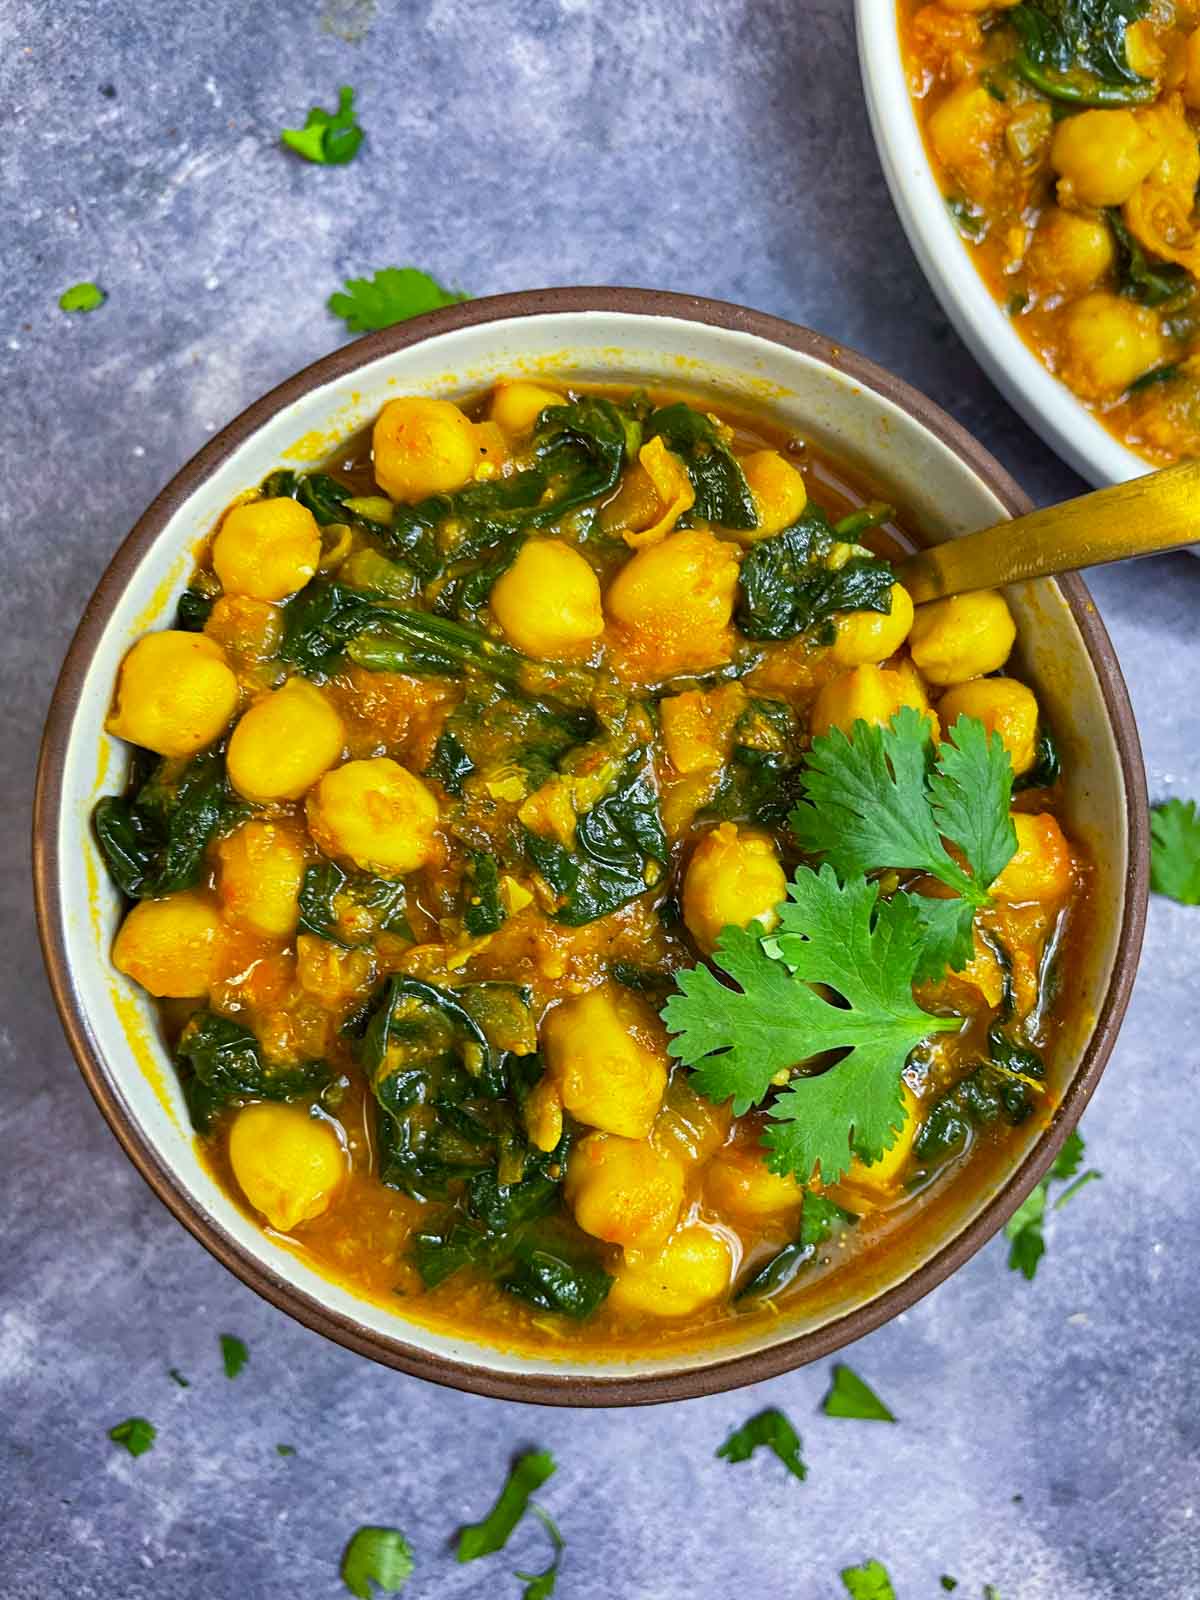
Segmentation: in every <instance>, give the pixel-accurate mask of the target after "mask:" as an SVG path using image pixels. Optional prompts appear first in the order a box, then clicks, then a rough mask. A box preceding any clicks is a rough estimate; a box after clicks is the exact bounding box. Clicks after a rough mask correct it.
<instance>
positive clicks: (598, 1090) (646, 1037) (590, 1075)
mask: <svg viewBox="0 0 1200 1600" xmlns="http://www.w3.org/2000/svg"><path fill="white" fill-rule="evenodd" d="M541 1043H542V1050H543V1052H544V1054H545V1058H546V1073H547V1076H548V1077H550V1078H552V1079H553V1080H554V1081H556V1082H557V1084H558V1086H559V1091H560V1094H561V1096H562V1103H563V1105H564V1106H565V1107H566V1109H567V1110H568V1111H569V1112H570V1113H571V1115H572V1116H573V1117H577V1118H578V1119H579V1121H580V1122H586V1123H588V1124H589V1126H591V1127H593V1128H600V1129H601V1130H602V1131H603V1132H605V1133H617V1134H621V1135H623V1136H624V1137H625V1138H627V1139H645V1138H646V1137H647V1135H648V1134H649V1132H650V1129H651V1128H652V1127H653V1125H654V1119H655V1117H656V1116H657V1114H658V1108H659V1106H660V1105H661V1104H662V1099H663V1091H664V1089H665V1088H666V1086H667V1058H666V1051H665V1050H664V1049H663V1047H662V1042H661V1035H660V1033H659V1030H658V1023H657V1019H656V1017H655V1015H654V1013H653V1012H652V1011H651V1010H650V1008H649V1007H648V1006H647V1005H646V1003H645V1002H644V1001H643V1000H641V999H639V997H638V996H637V995H635V994H631V993H630V991H629V990H628V989H625V988H622V987H620V986H617V985H613V986H605V987H604V988H602V989H590V990H589V991H588V992H587V993H586V994H581V995H577V996H576V997H575V998H574V999H571V1000H564V1001H563V1003H562V1004H561V1005H558V1006H555V1007H554V1009H553V1010H552V1011H551V1012H550V1013H549V1015H548V1016H547V1017H546V1019H545V1021H544V1022H543V1023H542V1030H541Z"/></svg>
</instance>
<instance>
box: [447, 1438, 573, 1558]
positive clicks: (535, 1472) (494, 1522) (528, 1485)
mask: <svg viewBox="0 0 1200 1600" xmlns="http://www.w3.org/2000/svg"><path fill="white" fill-rule="evenodd" d="M554 1470H555V1466H554V1457H553V1456H552V1455H551V1454H550V1452H549V1451H548V1450H530V1451H529V1452H528V1453H527V1454H525V1455H523V1456H521V1457H520V1458H519V1460H518V1461H517V1462H516V1464H515V1465H514V1467H513V1469H512V1471H511V1472H510V1473H509V1475H508V1479H507V1481H506V1482H505V1485H504V1487H503V1489H501V1491H500V1498H499V1499H498V1500H497V1501H496V1504H495V1505H494V1506H493V1507H492V1509H491V1510H490V1511H489V1512H488V1514H487V1516H486V1517H484V1519H483V1521H482V1522H471V1523H468V1524H467V1526H466V1527H464V1528H462V1529H460V1531H459V1535H458V1559H459V1560H460V1561H477V1560H478V1559H479V1557H480V1556H490V1555H491V1554H492V1552H493V1551H494V1550H503V1548H504V1546H505V1545H506V1544H507V1543H508V1537H509V1535H510V1534H511V1533H512V1531H513V1529H514V1528H515V1527H516V1525H517V1523H518V1522H520V1520H521V1518H522V1517H523V1516H524V1515H525V1512H526V1510H527V1509H528V1507H529V1499H530V1496H531V1495H532V1494H533V1493H534V1491H535V1490H536V1489H540V1488H541V1486H542V1484H543V1483H545V1481H546V1479H547V1478H549V1477H551V1476H553V1473H554Z"/></svg>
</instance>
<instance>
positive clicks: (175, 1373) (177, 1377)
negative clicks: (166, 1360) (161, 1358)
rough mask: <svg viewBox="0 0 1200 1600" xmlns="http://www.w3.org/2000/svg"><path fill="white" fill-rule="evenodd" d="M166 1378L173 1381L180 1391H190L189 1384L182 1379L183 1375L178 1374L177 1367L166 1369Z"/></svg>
mask: <svg viewBox="0 0 1200 1600" xmlns="http://www.w3.org/2000/svg"><path fill="white" fill-rule="evenodd" d="M167 1377H168V1378H172V1379H174V1381H175V1382H176V1383H177V1384H178V1385H179V1387H180V1388H181V1389H190V1388H191V1384H190V1383H189V1382H188V1380H187V1379H186V1378H185V1377H184V1375H183V1373H182V1372H180V1370H179V1368H178V1367H168V1369H167Z"/></svg>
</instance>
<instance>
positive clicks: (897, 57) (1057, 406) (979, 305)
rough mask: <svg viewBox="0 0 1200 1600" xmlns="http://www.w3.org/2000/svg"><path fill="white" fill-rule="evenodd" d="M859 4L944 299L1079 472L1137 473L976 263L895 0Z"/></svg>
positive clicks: (907, 225) (900, 175) (882, 144)
mask: <svg viewBox="0 0 1200 1600" xmlns="http://www.w3.org/2000/svg"><path fill="white" fill-rule="evenodd" d="M855 11H856V14H857V21H858V49H859V59H860V62H861V65H862V75H863V87H864V89H865V91H866V97H867V109H868V112H869V115H870V119H871V130H872V132H873V134H874V137H875V144H876V147H877V149H878V151H879V158H880V162H881V164H882V166H883V171H884V176H885V177H886V179H887V183H888V188H889V190H890V191H891V195H892V201H893V204H894V205H895V207H896V210H897V212H898V213H899V216H900V221H901V223H902V224H903V227H904V231H905V233H906V234H907V235H908V241H909V243H910V244H911V245H912V248H913V253H914V254H915V255H916V257H917V260H918V262H919V263H920V266H921V270H922V272H924V274H925V276H926V278H927V279H928V280H929V284H930V287H931V288H932V289H933V291H934V293H935V294H936V295H937V297H938V299H939V300H940V301H941V304H942V309H943V310H944V311H945V313H946V315H947V316H948V317H949V318H950V320H951V322H952V323H953V324H954V326H955V328H956V329H957V331H958V334H959V336H960V338H961V339H962V341H963V343H964V344H965V345H967V347H968V348H969V349H970V351H971V353H972V355H974V357H975V359H976V360H977V361H978V362H979V364H980V366H981V367H983V369H984V371H985V372H986V373H987V374H988V376H989V377H990V378H991V380H992V382H993V383H994V384H995V385H996V386H997V388H998V389H1000V390H1001V391H1002V392H1003V394H1004V396H1005V398H1006V399H1007V400H1008V402H1009V404H1010V405H1011V406H1012V407H1013V409H1014V410H1016V411H1018V412H1020V414H1021V415H1022V416H1023V417H1024V418H1025V420H1026V422H1028V423H1029V425H1030V427H1031V428H1033V429H1034V431H1035V432H1036V433H1038V434H1040V435H1041V437H1042V438H1043V439H1045V441H1046V443H1047V444H1049V445H1050V446H1051V448H1052V449H1054V450H1055V451H1057V453H1058V454H1059V455H1060V456H1062V458H1063V460H1064V461H1066V462H1068V463H1069V464H1070V465H1071V466H1072V467H1074V469H1075V470H1076V472H1078V473H1080V474H1081V475H1082V476H1083V477H1085V478H1087V479H1088V480H1089V481H1090V482H1092V483H1095V484H1100V485H1103V484H1106V483H1121V482H1124V481H1125V480H1126V479H1128V478H1138V477H1141V476H1142V474H1143V473H1145V472H1148V471H1149V470H1150V467H1149V464H1148V463H1147V462H1145V461H1143V460H1142V458H1141V457H1140V456H1138V455H1135V454H1134V452H1133V451H1132V450H1128V449H1126V447H1125V446H1124V445H1123V444H1121V443H1120V442H1119V441H1118V440H1117V439H1116V438H1114V437H1113V435H1112V434H1111V433H1109V432H1108V430H1107V428H1105V427H1104V426H1103V424H1102V423H1101V422H1099V421H1098V420H1097V418H1096V417H1095V416H1094V415H1093V414H1092V412H1090V411H1089V410H1088V409H1087V407H1086V406H1085V405H1084V404H1083V403H1082V401H1080V400H1077V399H1076V398H1075V396H1074V395H1073V394H1072V393H1071V391H1070V389H1068V388H1067V386H1066V385H1065V384H1064V383H1060V382H1059V380H1058V379H1057V378H1056V377H1054V376H1053V374H1051V373H1050V372H1048V371H1047V369H1046V368H1045V367H1044V366H1043V365H1042V363H1041V362H1040V361H1039V360H1038V358H1037V356H1036V355H1034V353H1033V351H1032V350H1031V349H1030V348H1029V346H1028V345H1027V344H1026V343H1025V341H1024V340H1023V339H1022V338H1021V336H1020V334H1019V333H1018V332H1017V330H1016V329H1015V328H1014V327H1013V325H1012V322H1011V321H1010V320H1009V318H1008V317H1007V316H1006V315H1005V312H1004V310H1003V309H1002V307H1000V306H999V305H997V303H996V301H995V300H993V298H992V296H991V293H990V292H989V290H988V287H987V285H986V284H985V283H984V281H983V279H982V278H981V277H980V275H979V273H978V272H977V271H976V270H975V264H974V262H973V261H972V260H971V256H970V254H969V252H968V251H967V249H966V247H965V246H964V244H963V241H962V239H961V238H960V237H959V233H958V229H957V228H956V226H955V224H954V222H953V220H952V219H951V216H950V213H949V211H948V210H947V207H946V202H945V199H944V197H943V195H942V192H941V190H940V189H939V188H938V185H937V180H936V179H935V177H934V174H933V169H932V167H931V166H930V163H929V157H928V154H927V152H926V149H925V143H924V140H923V138H922V136H921V129H920V126H919V124H918V122H917V118H916V115H915V112H914V109H913V103H912V99H911V96H910V94H909V87H908V80H907V76H906V73H905V69H904V61H903V58H902V55H901V44H900V31H899V14H898V10H897V6H896V4H895V0H855Z"/></svg>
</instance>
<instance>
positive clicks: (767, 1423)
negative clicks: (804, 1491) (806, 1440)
mask: <svg viewBox="0 0 1200 1600" xmlns="http://www.w3.org/2000/svg"><path fill="white" fill-rule="evenodd" d="M759 1445H765V1446H766V1447H767V1449H768V1450H770V1451H771V1453H772V1455H775V1456H778V1458H779V1460H780V1461H782V1462H783V1464H784V1466H785V1467H786V1468H787V1469H788V1471H789V1472H790V1473H791V1475H792V1477H793V1478H799V1480H800V1482H801V1483H803V1482H804V1480H805V1478H807V1476H808V1468H807V1467H806V1466H805V1464H804V1462H803V1461H802V1460H801V1459H800V1435H799V1434H798V1433H797V1432H796V1430H795V1428H793V1427H792V1425H791V1423H790V1422H789V1421H788V1419H787V1418H786V1417H785V1416H784V1414H783V1412H782V1411H780V1410H779V1409H778V1408H777V1407H775V1406H770V1407H768V1408H767V1410H766V1411H760V1412H759V1413H758V1415H757V1416H754V1417H751V1418H750V1420H749V1422H745V1423H743V1424H742V1426H741V1427H740V1428H735V1429H734V1430H733V1432H732V1433H731V1434H730V1435H729V1437H728V1439H726V1441H725V1443H724V1444H723V1445H722V1446H721V1448H720V1449H719V1450H718V1451H717V1455H718V1457H719V1458H721V1459H722V1460H725V1461H729V1462H737V1461H749V1459H750V1457H751V1456H752V1455H753V1454H754V1452H755V1451H756V1450H757V1449H758V1447H759Z"/></svg>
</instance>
